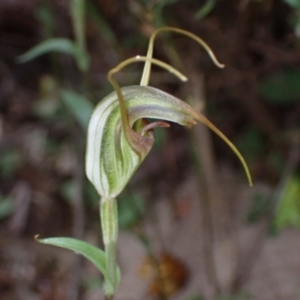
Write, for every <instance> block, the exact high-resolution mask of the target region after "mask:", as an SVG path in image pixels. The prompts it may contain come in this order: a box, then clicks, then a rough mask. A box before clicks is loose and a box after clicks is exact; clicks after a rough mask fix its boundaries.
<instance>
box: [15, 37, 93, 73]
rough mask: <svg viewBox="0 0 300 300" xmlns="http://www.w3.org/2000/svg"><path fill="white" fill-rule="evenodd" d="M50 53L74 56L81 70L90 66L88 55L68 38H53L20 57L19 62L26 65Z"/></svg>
mask: <svg viewBox="0 0 300 300" xmlns="http://www.w3.org/2000/svg"><path fill="white" fill-rule="evenodd" d="M49 52H60V53H64V54H69V55H71V56H73V58H74V59H75V61H76V63H77V65H78V68H79V69H80V70H86V69H87V68H88V66H89V57H88V55H87V54H86V53H85V52H83V51H81V50H80V49H79V48H78V47H77V46H76V45H75V44H74V43H73V42H72V41H71V40H68V39H66V38H52V39H48V40H46V41H44V42H41V43H40V44H38V45H36V46H35V47H33V48H32V49H30V50H28V51H27V52H25V53H24V54H23V55H21V56H19V57H18V58H17V61H18V62H19V63H25V62H28V61H30V60H32V59H35V58H37V57H39V56H41V55H43V54H47V53H49Z"/></svg>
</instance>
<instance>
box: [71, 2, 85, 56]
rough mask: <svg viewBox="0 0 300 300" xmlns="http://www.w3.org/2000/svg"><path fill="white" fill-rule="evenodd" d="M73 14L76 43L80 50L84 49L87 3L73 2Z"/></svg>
mask: <svg viewBox="0 0 300 300" xmlns="http://www.w3.org/2000/svg"><path fill="white" fill-rule="evenodd" d="M70 4H71V13H72V18H73V26H74V32H75V36H76V42H77V44H78V47H79V48H80V49H82V50H83V49H84V48H85V45H84V42H85V36H84V34H85V30H84V25H85V24H84V15H85V1H84V0H72V1H71V3H70Z"/></svg>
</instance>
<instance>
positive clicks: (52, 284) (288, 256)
mask: <svg viewBox="0 0 300 300" xmlns="http://www.w3.org/2000/svg"><path fill="white" fill-rule="evenodd" d="M82 3H83V2H82V1H78V0H73V1H71V0H69V1H68V0H44V1H43V0H26V1H21V0H0V153H1V155H0V298H1V299H2V300H12V299H13V300H19V299H20V300H27V299H28V300H29V299H30V300H48V299H49V300H50V299H51V300H53V299H59V300H65V299H66V300H76V299H84V300H93V299H103V298H104V296H103V292H102V278H101V275H100V274H99V273H98V271H97V270H96V268H95V267H94V266H92V265H91V264H90V263H89V262H88V261H86V260H83V259H82V258H81V257H79V256H77V255H75V254H73V253H72V252H69V251H66V250H61V249H58V248H55V247H51V246H43V245H40V244H38V243H36V242H35V241H34V236H35V235H36V234H39V235H40V236H41V237H52V236H70V237H76V238H80V239H84V240H85V241H88V242H90V243H92V244H95V245H97V246H99V247H102V242H101V233H100V224H99V211H98V201H99V199H98V195H97V193H96V192H95V190H94V189H93V187H92V185H91V184H90V183H89V182H88V181H87V179H86V177H85V174H84V152H85V143H86V130H87V124H88V120H89V117H90V115H91V112H92V110H93V107H94V106H95V105H96V104H97V103H98V102H99V101H100V100H101V99H102V98H103V97H105V96H106V95H107V94H108V93H110V92H111V91H112V87H111V85H110V84H109V82H108V80H107V72H108V71H109V70H110V69H111V68H113V67H115V66H116V65H117V64H118V63H119V62H121V61H122V60H124V59H126V58H129V57H133V56H135V55H144V54H145V53H146V51H147V43H148V39H149V37H150V35H151V33H152V32H153V31H154V30H155V28H158V27H161V26H166V25H167V26H174V27H178V28H182V29H185V30H189V31H191V32H193V33H195V34H197V35H198V36H200V37H201V38H203V39H204V40H205V41H206V42H207V43H208V44H209V45H210V46H211V48H212V49H213V50H214V52H215V54H216V56H217V57H218V59H219V60H220V62H221V63H224V64H225V65H226V67H225V68H224V69H218V68H217V67H216V66H215V65H213V63H212V61H211V60H210V58H209V56H208V55H207V53H206V52H205V51H204V50H203V49H201V47H200V46H199V45H198V44H196V43H195V42H194V41H192V40H189V39H188V38H186V37H184V36H181V35H178V34H160V35H159V36H158V38H157V40H156V42H155V51H154V57H155V58H158V59H161V60H163V61H166V62H168V63H170V64H172V65H173V66H174V67H176V68H178V69H179V70H181V71H182V72H183V73H184V74H185V75H186V76H187V77H188V78H189V81H188V82H187V83H181V82H179V81H178V79H177V78H175V77H174V76H172V75H171V74H169V73H168V72H165V71H164V70H162V69H160V68H156V67H153V72H152V74H151V80H150V82H151V85H152V86H155V87H157V88H160V89H162V90H164V91H166V92H168V93H170V94H172V95H175V96H177V97H178V98H180V99H183V100H186V101H187V102H189V103H190V104H191V105H192V106H193V107H195V108H196V109H197V110H198V111H201V112H202V113H203V114H205V115H206V116H207V117H208V118H209V119H210V120H211V121H212V122H213V123H214V124H215V125H216V126H217V127H218V128H219V129H220V130H221V131H222V132H223V133H224V134H225V135H226V136H227V137H228V138H229V139H230V140H231V141H232V142H233V143H234V144H235V145H236V146H237V147H238V149H239V150H240V151H241V153H242V154H243V155H244V157H245V159H246V161H247V162H248V164H249V168H250V170H251V174H252V176H253V180H254V186H253V187H252V188H250V187H249V186H248V184H247V179H246V176H245V174H244V172H243V169H242V166H241V165H240V163H239V161H238V160H237V158H236V157H235V155H234V154H233V153H232V151H231V150H230V149H229V148H228V147H227V145H226V144H225V143H224V142H223V141H222V140H220V139H219V138H218V137H216V136H215V135H214V134H212V133H211V131H209V130H208V129H207V128H205V127H204V126H203V125H201V124H197V125H196V126H194V127H193V128H188V129H187V128H182V127H180V126H177V125H172V126H171V128H169V129H157V130H155V134H156V143H155V146H154V149H152V151H151V152H150V154H149V155H148V157H147V158H146V160H145V162H144V163H143V164H142V165H141V167H140V168H139V170H138V171H137V173H136V174H135V176H134V177H133V178H132V180H131V182H130V184H129V185H128V187H127V188H126V190H125V191H124V192H123V193H122V195H121V196H120V197H119V199H118V200H119V202H118V204H119V217H120V230H121V232H120V238H119V242H118V262H119V265H120V268H121V270H122V281H121V285H120V288H119V290H118V292H117V295H116V297H115V299H117V300H118V299H120V300H121V299H122V300H135V299H149V300H155V299H159V300H167V299H168V300H169V299H170V300H210V299H211V300H246V299H247V300H251V299H255V300H271V299H272V300H275V299H285V300H288V299H291V300H295V299H300V254H299V253H300V251H299V250H300V235H299V229H300V178H299V168H298V167H299V154H300V152H299V147H300V144H299V142H300V132H299V123H300V119H299V116H300V102H299V100H300V44H299V38H300V1H297V0H235V1H232V0H208V1H200V0H199V1H196V0H186V1H180V0H165V1H158V0H127V1H116V0H109V1H108V0H87V1H85V3H84V4H85V5H84V7H83V5H82ZM37 45H39V46H40V47H38V48H33V47H35V46H37ZM74 45H75V46H76V47H77V48H76V49H79V50H78V51H74V49H75V48H74V47H75V46H74ZM30 49H34V50H32V51H30V52H27V51H29V50H30ZM24 53H26V54H25V55H23V56H21V55H22V54H24ZM141 72H142V64H135V65H132V66H130V67H128V68H126V69H125V70H124V71H122V72H120V74H118V75H117V78H118V81H119V83H120V85H121V86H126V85H133V84H139V81H140V77H141Z"/></svg>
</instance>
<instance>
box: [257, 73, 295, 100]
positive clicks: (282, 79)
mask: <svg viewBox="0 0 300 300" xmlns="http://www.w3.org/2000/svg"><path fill="white" fill-rule="evenodd" d="M299 82H300V71H299V70H296V69H288V70H280V71H278V72H277V73H274V74H272V75H270V76H268V77H266V78H264V79H263V80H262V81H261V82H260V84H259V87H258V90H259V92H260V94H261V95H262V96H264V97H265V98H266V99H267V100H270V101H272V102H276V103H278V104H282V105H284V104H291V103H294V102H296V101H299V99H300V85H299Z"/></svg>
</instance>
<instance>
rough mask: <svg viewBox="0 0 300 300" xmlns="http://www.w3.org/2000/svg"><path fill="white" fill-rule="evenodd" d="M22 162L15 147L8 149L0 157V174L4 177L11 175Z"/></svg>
mask: <svg viewBox="0 0 300 300" xmlns="http://www.w3.org/2000/svg"><path fill="white" fill-rule="evenodd" d="M22 163H23V160H22V156H21V154H20V152H19V150H17V149H13V150H8V151H6V152H4V153H2V154H1V157H0V174H1V176H2V177H4V178H10V177H12V176H13V175H14V174H15V172H16V171H17V170H18V169H19V168H20V167H21V165H22Z"/></svg>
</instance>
